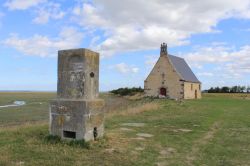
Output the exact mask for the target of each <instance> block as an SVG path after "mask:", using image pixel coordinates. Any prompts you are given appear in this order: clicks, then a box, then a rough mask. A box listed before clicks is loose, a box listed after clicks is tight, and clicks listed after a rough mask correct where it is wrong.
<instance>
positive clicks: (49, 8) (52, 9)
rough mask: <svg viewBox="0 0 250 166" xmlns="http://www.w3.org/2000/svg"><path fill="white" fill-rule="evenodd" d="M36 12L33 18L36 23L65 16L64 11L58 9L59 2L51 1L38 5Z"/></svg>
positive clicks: (43, 22)
mask: <svg viewBox="0 0 250 166" xmlns="http://www.w3.org/2000/svg"><path fill="white" fill-rule="evenodd" d="M36 13H37V17H36V18H34V19H33V22H34V23H37V24H46V23H48V21H49V20H50V19H54V20H58V19H62V18H63V17H64V16H65V12H63V11H62V10H61V9H60V4H58V3H53V2H50V3H46V4H44V5H42V6H40V7H39V8H38V9H37V10H36Z"/></svg>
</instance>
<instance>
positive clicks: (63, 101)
mask: <svg viewBox="0 0 250 166" xmlns="http://www.w3.org/2000/svg"><path fill="white" fill-rule="evenodd" d="M98 96H99V53H96V52H93V51H91V50H88V49H72V50H62V51H58V82H57V98H56V99H55V100H52V101H51V103H50V134H51V135H57V136H59V137H61V138H63V139H77V140H81V139H84V140H85V141H89V140H95V139H96V138H98V137H102V136H103V133H104V112H103V107H104V101H103V100H102V99H98Z"/></svg>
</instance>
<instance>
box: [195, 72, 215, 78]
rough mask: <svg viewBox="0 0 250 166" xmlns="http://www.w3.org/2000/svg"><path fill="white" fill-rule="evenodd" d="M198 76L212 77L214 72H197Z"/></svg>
mask: <svg viewBox="0 0 250 166" xmlns="http://www.w3.org/2000/svg"><path fill="white" fill-rule="evenodd" d="M197 75H198V76H205V77H212V76H213V75H214V74H213V73H209V72H203V73H197Z"/></svg>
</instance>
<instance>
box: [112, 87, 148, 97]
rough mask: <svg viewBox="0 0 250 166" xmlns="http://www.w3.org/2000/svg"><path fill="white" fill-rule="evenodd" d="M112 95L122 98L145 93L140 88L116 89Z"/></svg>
mask: <svg viewBox="0 0 250 166" xmlns="http://www.w3.org/2000/svg"><path fill="white" fill-rule="evenodd" d="M110 92H111V93H113V94H115V95H120V96H128V95H129V96H132V95H135V94H136V93H141V92H144V90H143V89H142V88H141V87H139V88H136V87H133V88H127V87H126V88H119V89H115V90H112V91H110Z"/></svg>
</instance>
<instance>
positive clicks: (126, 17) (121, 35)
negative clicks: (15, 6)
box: [73, 0, 250, 54]
mask: <svg viewBox="0 0 250 166" xmlns="http://www.w3.org/2000/svg"><path fill="white" fill-rule="evenodd" d="M73 13H74V15H75V19H76V21H77V23H79V24H80V25H81V26H83V27H84V28H87V29H90V30H93V29H100V30H102V31H104V34H103V37H104V40H103V41H102V42H100V43H99V45H98V46H97V49H98V50H100V51H101V52H104V53H106V52H108V53H110V54H112V53H115V52H118V51H135V50H145V49H155V48H157V47H158V46H159V44H160V43H161V42H163V41H166V42H168V43H169V45H170V46H176V45H183V44H187V43H188V42H189V40H188V39H189V37H190V35H192V34H196V33H209V32H210V33H211V32H216V29H215V27H216V25H217V23H218V22H219V21H220V20H222V19H225V18H230V17H240V18H250V14H249V13H250V1H249V0H231V1H228V0H220V1H217V0H206V1H198V0H195V1H186V0H179V1H175V0H170V1H166V0H155V1H147V2H146V3H145V1H144V0H137V1H133V0H127V1H117V0H94V1H93V3H91V4H90V3H89V4H88V3H82V4H81V5H78V6H76V7H75V8H74V10H73Z"/></svg>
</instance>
